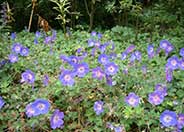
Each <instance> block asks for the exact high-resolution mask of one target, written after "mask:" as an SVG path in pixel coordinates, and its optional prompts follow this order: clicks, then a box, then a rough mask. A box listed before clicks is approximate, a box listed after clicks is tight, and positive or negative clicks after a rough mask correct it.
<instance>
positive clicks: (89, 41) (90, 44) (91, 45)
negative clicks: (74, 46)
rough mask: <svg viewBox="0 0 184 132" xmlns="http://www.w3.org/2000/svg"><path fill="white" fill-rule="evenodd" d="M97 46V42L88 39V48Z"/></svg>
mask: <svg viewBox="0 0 184 132" xmlns="http://www.w3.org/2000/svg"><path fill="white" fill-rule="evenodd" d="M94 45H95V41H94V40H92V39H88V46H89V47H93V46H94Z"/></svg>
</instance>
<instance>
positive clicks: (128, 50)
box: [125, 44, 135, 53]
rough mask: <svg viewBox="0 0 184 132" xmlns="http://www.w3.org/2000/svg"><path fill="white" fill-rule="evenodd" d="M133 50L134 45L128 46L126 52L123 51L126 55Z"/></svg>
mask: <svg viewBox="0 0 184 132" xmlns="http://www.w3.org/2000/svg"><path fill="white" fill-rule="evenodd" d="M134 49H135V45H133V44H132V45H130V46H129V47H128V48H127V49H126V50H125V52H126V53H131V52H132V51H134Z"/></svg>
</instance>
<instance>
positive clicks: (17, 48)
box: [12, 43, 22, 54]
mask: <svg viewBox="0 0 184 132" xmlns="http://www.w3.org/2000/svg"><path fill="white" fill-rule="evenodd" d="M21 49H22V45H21V44H20V43H15V44H13V45H12V52H15V53H17V54H19V53H20V51H21Z"/></svg>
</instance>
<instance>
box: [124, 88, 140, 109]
mask: <svg viewBox="0 0 184 132" xmlns="http://www.w3.org/2000/svg"><path fill="white" fill-rule="evenodd" d="M125 102H126V104H128V105H130V106H132V107H137V106H138V105H139V103H140V98H139V96H137V95H136V94H135V93H133V92H131V93H129V94H128V96H126V97H125Z"/></svg>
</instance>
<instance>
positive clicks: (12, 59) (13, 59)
mask: <svg viewBox="0 0 184 132" xmlns="http://www.w3.org/2000/svg"><path fill="white" fill-rule="evenodd" d="M8 58H9V60H10V62H11V63H15V62H17V61H18V59H19V58H18V56H17V55H14V54H10V55H9V56H8Z"/></svg>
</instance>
